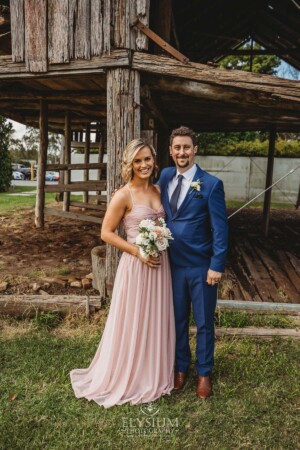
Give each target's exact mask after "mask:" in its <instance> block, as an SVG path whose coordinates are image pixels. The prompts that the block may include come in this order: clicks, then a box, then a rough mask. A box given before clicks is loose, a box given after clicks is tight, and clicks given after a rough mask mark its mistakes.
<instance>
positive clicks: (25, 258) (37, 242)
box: [0, 210, 100, 295]
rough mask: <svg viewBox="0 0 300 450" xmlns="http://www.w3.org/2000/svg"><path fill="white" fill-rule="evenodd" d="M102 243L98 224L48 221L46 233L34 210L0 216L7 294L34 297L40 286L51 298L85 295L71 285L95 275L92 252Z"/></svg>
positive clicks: (0, 277)
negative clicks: (35, 220)
mask: <svg viewBox="0 0 300 450" xmlns="http://www.w3.org/2000/svg"><path fill="white" fill-rule="evenodd" d="M99 243H100V229H99V225H97V224H92V223H87V222H75V221H71V220H66V219H61V218H58V217H46V219H45V229H44V230H38V229H36V228H35V225H34V211H33V210H23V211H20V212H19V213H13V214H7V215H5V216H0V283H1V281H6V282H8V288H7V289H6V291H5V294H33V293H34V292H33V284H34V283H38V284H39V285H40V286H41V288H42V289H43V290H45V291H46V292H48V293H49V294H76V295H81V294H82V295H84V294H85V292H84V291H83V289H82V288H78V287H77V288H76V287H70V283H71V282H72V281H76V280H78V281H80V280H81V279H82V278H85V276H86V275H88V274H90V273H91V272H92V266H91V256H90V254H91V249H92V248H93V247H95V246H97V245H99ZM51 278H52V279H54V280H52V281H51V280H49V279H51ZM64 284H65V286H64ZM49 285H50V286H49ZM88 292H89V293H90V294H91V295H96V294H97V292H98V291H96V290H94V289H92V288H91V289H89V290H88Z"/></svg>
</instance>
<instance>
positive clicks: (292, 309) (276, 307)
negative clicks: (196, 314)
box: [217, 300, 300, 316]
mask: <svg viewBox="0 0 300 450" xmlns="http://www.w3.org/2000/svg"><path fill="white" fill-rule="evenodd" d="M217 308H219V309H220V310H221V311H226V310H228V311H244V312H251V313H255V314H285V315H291V316H293V315H295V316H300V304H294V303H276V302H274V303H273V302H251V301H245V300H218V301H217Z"/></svg>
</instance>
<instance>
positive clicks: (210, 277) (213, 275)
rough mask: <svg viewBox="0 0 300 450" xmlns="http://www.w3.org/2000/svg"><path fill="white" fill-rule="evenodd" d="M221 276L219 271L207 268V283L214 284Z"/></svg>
mask: <svg viewBox="0 0 300 450" xmlns="http://www.w3.org/2000/svg"><path fill="white" fill-rule="evenodd" d="M221 277H222V273H221V272H215V271H214V270H211V269H208V272H207V278H206V282H207V284H210V285H212V286H214V285H215V284H218V283H219V282H220V280H221Z"/></svg>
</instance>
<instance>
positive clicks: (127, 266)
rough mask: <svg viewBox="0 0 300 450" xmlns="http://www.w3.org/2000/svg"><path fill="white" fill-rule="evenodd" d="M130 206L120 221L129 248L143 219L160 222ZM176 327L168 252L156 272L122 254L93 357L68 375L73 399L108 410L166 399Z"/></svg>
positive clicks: (140, 207) (147, 210) (170, 385)
mask: <svg viewBox="0 0 300 450" xmlns="http://www.w3.org/2000/svg"><path fill="white" fill-rule="evenodd" d="M164 216H165V213H164V210H163V207H162V206H161V208H160V209H159V210H158V211H155V210H153V209H152V208H149V207H148V206H145V205H137V204H134V205H133V207H132V210H131V211H130V213H129V214H128V215H127V216H125V218H124V219H123V223H124V227H125V232H126V235H127V241H128V242H131V243H133V242H134V240H135V237H136V236H137V234H138V226H139V223H140V221H141V220H142V219H145V218H153V219H155V218H157V217H164ZM174 357H175V324H174V310H173V298H172V286H171V272H170V266H169V259H168V254H167V252H166V251H165V252H163V253H162V255H161V265H160V267H159V268H158V269H154V268H151V267H149V266H147V265H146V264H144V263H142V262H141V261H140V260H139V259H138V258H136V257H135V256H132V255H129V254H128V253H123V255H122V256H121V259H120V263H119V266H118V270H117V273H116V278H115V283H114V289H113V294H112V299H111V305H110V311H109V314H108V317H107V321H106V325H105V329H104V332H103V335H102V338H101V341H100V344H99V347H98V349H97V351H96V354H95V356H94V358H93V360H92V362H91V364H90V366H89V367H88V368H86V369H74V370H72V371H71V372H70V377H71V383H72V387H73V389H74V392H75V396H76V397H77V398H81V397H85V398H86V399H87V400H89V401H90V400H94V401H95V402H96V403H98V404H99V405H102V406H104V407H105V408H109V407H111V406H113V405H121V404H123V403H126V402H130V404H131V405H135V404H139V403H148V402H152V401H154V400H156V399H158V398H159V397H161V396H162V395H164V394H170V392H171V391H172V389H173V384H174Z"/></svg>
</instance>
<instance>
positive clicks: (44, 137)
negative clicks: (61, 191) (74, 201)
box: [35, 100, 48, 228]
mask: <svg viewBox="0 0 300 450" xmlns="http://www.w3.org/2000/svg"><path fill="white" fill-rule="evenodd" d="M47 150H48V105H47V103H46V101H45V100H40V148H39V156H38V170H37V190H36V206H35V226H36V227H37V228H44V208H45V174H46V164H47Z"/></svg>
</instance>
